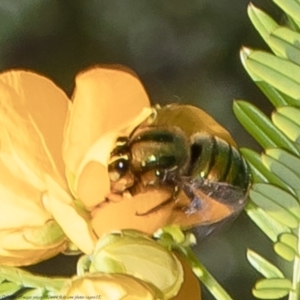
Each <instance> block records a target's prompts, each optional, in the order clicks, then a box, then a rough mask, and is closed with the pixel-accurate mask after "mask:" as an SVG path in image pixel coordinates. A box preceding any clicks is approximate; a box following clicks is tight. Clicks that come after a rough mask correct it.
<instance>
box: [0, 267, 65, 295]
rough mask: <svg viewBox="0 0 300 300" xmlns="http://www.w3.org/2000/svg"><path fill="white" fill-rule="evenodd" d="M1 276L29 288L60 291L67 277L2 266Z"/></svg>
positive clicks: (0, 269) (0, 268)
mask: <svg viewBox="0 0 300 300" xmlns="http://www.w3.org/2000/svg"><path fill="white" fill-rule="evenodd" d="M0 278H1V279H5V280H7V281H11V282H15V283H17V284H21V285H22V286H23V287H29V288H45V289H46V290H51V291H55V292H59V291H60V290H61V288H62V287H63V285H64V284H65V282H66V280H68V279H67V278H62V277H60V278H51V280H50V279H49V277H45V276H39V275H33V274H31V273H29V272H26V271H23V270H21V269H19V268H14V267H9V266H0Z"/></svg>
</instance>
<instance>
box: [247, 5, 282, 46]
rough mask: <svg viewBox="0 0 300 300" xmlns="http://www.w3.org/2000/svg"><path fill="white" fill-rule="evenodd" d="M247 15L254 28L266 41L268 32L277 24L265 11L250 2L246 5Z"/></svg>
mask: <svg viewBox="0 0 300 300" xmlns="http://www.w3.org/2000/svg"><path fill="white" fill-rule="evenodd" d="M248 15H249V18H250V20H251V22H252V24H253V25H254V27H255V29H256V30H257V31H258V32H259V34H260V35H261V37H262V38H263V39H264V40H265V41H266V42H267V39H268V38H269V36H270V34H271V33H272V32H273V31H274V29H275V28H277V27H278V26H279V25H278V24H277V23H276V22H275V21H274V20H273V19H272V18H271V17H269V16H268V15H267V14H266V13H265V12H263V11H262V10H260V9H258V8H257V7H255V6H254V5H253V4H252V3H250V5H249V6H248Z"/></svg>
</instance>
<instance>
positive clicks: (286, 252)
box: [274, 242, 297, 261]
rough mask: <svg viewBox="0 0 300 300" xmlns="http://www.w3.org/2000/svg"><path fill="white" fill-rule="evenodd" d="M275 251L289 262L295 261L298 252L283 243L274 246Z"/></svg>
mask: <svg viewBox="0 0 300 300" xmlns="http://www.w3.org/2000/svg"><path fill="white" fill-rule="evenodd" d="M274 251H275V252H276V253H277V254H278V255H279V256H281V257H282V258H283V259H285V260H287V261H293V260H294V259H295V257H296V255H297V252H296V251H295V250H294V249H293V248H291V247H290V246H288V245H286V244H284V243H282V242H277V243H275V244H274Z"/></svg>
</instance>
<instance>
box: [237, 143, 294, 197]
mask: <svg viewBox="0 0 300 300" xmlns="http://www.w3.org/2000/svg"><path fill="white" fill-rule="evenodd" d="M240 151H241V153H242V155H243V156H244V157H245V158H246V160H247V162H248V164H249V166H250V169H251V174H252V182H253V183H266V182H269V183H272V184H274V185H276V186H278V187H281V188H283V189H284V190H286V191H288V192H290V193H294V191H293V190H292V189H291V188H290V187H289V185H288V184H286V183H284V182H282V180H280V179H279V178H278V177H277V176H275V175H274V174H273V173H272V172H270V171H269V170H268V169H267V168H266V167H265V166H264V165H263V163H262V161H261V156H260V154H258V153H257V152H255V151H253V150H250V149H247V148H241V149H240Z"/></svg>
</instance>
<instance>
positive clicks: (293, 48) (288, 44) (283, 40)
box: [268, 27, 300, 65]
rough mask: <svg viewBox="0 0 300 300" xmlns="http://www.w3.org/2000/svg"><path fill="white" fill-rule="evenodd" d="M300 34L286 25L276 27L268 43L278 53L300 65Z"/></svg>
mask: <svg viewBox="0 0 300 300" xmlns="http://www.w3.org/2000/svg"><path fill="white" fill-rule="evenodd" d="M299 42H300V34H299V33H297V32H294V31H292V30H290V29H288V28H286V27H279V28H277V29H275V30H274V31H273V32H272V34H271V35H270V36H269V38H268V45H269V46H270V48H271V49H272V50H273V51H274V53H276V55H278V56H281V57H285V58H287V59H288V60H289V61H291V62H294V63H295V64H297V65H300V57H299V55H300V44H299Z"/></svg>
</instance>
